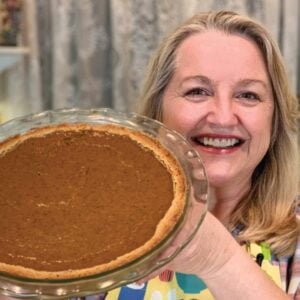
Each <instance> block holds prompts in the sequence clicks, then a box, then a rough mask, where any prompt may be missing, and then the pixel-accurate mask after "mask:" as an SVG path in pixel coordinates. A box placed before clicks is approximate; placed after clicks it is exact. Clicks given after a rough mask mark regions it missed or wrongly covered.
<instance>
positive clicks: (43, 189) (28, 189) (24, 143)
mask: <svg viewBox="0 0 300 300" xmlns="http://www.w3.org/2000/svg"><path fill="white" fill-rule="evenodd" d="M0 177H1V180H0V207H1V209H0V230H1V235H0V272H1V273H6V274H7V273H8V274H10V275H13V276H18V277H23V278H24V277H25V278H31V279H47V280H52V279H71V278H81V277H86V276H91V275H94V274H99V273H102V272H106V271H109V270H113V269H116V268H119V267H121V266H124V265H126V264H128V263H130V262H132V261H135V260H136V259H138V258H140V257H142V256H145V255H147V254H148V253H149V251H150V252H151V250H152V249H153V248H155V247H159V244H160V243H161V242H162V241H163V240H164V239H165V238H166V237H167V236H168V235H169V234H171V233H172V230H173V229H174V226H175V225H176V224H177V223H178V222H179V220H180V219H181V217H182V215H183V212H184V208H185V205H186V203H185V201H186V190H187V184H186V180H185V177H184V173H183V170H182V168H181V166H180V164H179V162H178V161H177V159H176V158H175V157H174V155H173V154H171V153H170V151H169V150H167V149H166V148H165V147H164V146H162V144H161V143H160V142H159V141H158V140H156V139H154V138H153V137H150V136H149V135H147V134H145V133H142V132H140V131H135V130H132V129H129V128H125V127H122V126H119V125H106V124H104V125H99V124H97V125H88V124H60V125H54V126H46V127H41V128H36V129H33V130H30V131H28V132H27V133H25V134H22V135H18V136H14V137H11V138H9V139H7V140H5V141H3V142H1V143H0Z"/></svg>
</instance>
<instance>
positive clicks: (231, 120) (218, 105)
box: [207, 98, 238, 127]
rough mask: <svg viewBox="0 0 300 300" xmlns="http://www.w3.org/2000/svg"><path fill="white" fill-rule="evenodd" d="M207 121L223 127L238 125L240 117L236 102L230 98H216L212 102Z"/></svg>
mask: <svg viewBox="0 0 300 300" xmlns="http://www.w3.org/2000/svg"><path fill="white" fill-rule="evenodd" d="M207 121H208V122H209V123H212V124H215V125H218V126H223V127H228V126H235V125H237V124H238V115H237V111H236V107H235V103H234V101H233V100H232V99H230V98H216V99H214V100H213V101H211V103H210V108H209V113H208V115H207Z"/></svg>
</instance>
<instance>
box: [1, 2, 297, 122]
mask: <svg viewBox="0 0 300 300" xmlns="http://www.w3.org/2000/svg"><path fill="white" fill-rule="evenodd" d="M219 9H228V10H235V11H238V12H240V13H243V14H246V15H249V16H251V17H253V18H255V19H256V20H258V21H260V22H261V23H263V24H264V25H265V26H266V27H267V28H269V30H270V31H271V32H272V34H273V36H274V38H275V39H276V40H277V42H278V43H279V46H280V48H281V50H282V53H283V56H284V59H285V62H286V66H287V70H288V73H289V76H290V80H291V85H292V87H293V89H294V91H295V92H296V93H297V95H298V96H299V94H300V80H299V78H300V51H299V50H300V0H176V1H174V0H0V122H4V121H6V120H8V119H11V118H14V117H17V116H21V115H24V114H28V113H33V112H39V111H42V110H47V109H57V108H65V107H74V106H76V107H85V108H89V107H111V108H114V109H116V110H119V111H131V110H134V107H135V101H136V99H137V97H138V95H139V92H140V90H141V86H142V83H143V77H144V73H145V68H146V65H147V62H148V61H149V58H150V56H151V54H152V53H153V51H154V50H155V48H156V47H157V46H158V44H159V42H160V41H161V39H162V38H163V36H164V35H165V34H167V33H168V32H170V31H172V30H173V29H174V28H175V27H177V26H178V25H179V24H180V23H182V22H183V21H184V20H185V19H186V18H188V17H190V16H192V15H193V14H195V13H196V12H199V11H207V10H219Z"/></svg>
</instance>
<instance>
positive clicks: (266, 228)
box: [107, 11, 300, 299]
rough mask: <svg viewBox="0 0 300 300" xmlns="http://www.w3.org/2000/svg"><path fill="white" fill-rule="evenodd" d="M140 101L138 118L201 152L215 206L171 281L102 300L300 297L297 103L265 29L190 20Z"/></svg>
mask: <svg viewBox="0 0 300 300" xmlns="http://www.w3.org/2000/svg"><path fill="white" fill-rule="evenodd" d="M142 95H143V96H142V100H141V102H142V103H143V107H142V109H141V113H143V114H144V115H146V116H148V117H151V118H154V119H157V120H160V121H162V122H163V123H164V124H165V125H167V126H168V127H169V128H172V129H175V130H177V131H178V132H179V133H181V134H182V135H184V136H185V137H186V138H187V139H188V140H189V141H190V143H191V144H192V145H193V146H194V147H195V149H196V150H197V151H198V152H199V154H200V156H201V157H202V159H203V161H204V165H205V168H206V171H207V175H208V180H209V183H210V187H211V190H212V193H213V195H214V201H213V202H214V205H213V207H211V209H210V213H208V214H207V215H206V217H205V220H204V222H203V224H202V226H201V228H200V230H199V232H198V233H197V235H196V236H195V238H194V239H193V241H192V242H191V243H190V244H189V246H188V247H187V248H186V249H185V250H184V251H183V252H182V253H181V254H180V255H179V256H178V257H177V258H176V259H175V260H174V261H173V262H172V263H171V265H170V266H168V268H170V269H172V270H173V271H176V272H177V273H175V274H174V273H173V272H171V271H169V273H168V276H169V277H170V278H172V279H169V280H167V281H168V282H163V281H164V280H161V279H162V278H161V277H156V278H154V279H151V280H149V282H146V283H144V284H142V285H141V286H140V288H139V286H138V285H131V286H127V287H123V288H121V289H117V290H115V291H112V292H111V293H109V294H108V295H107V299H133V298H132V297H133V296H130V297H129V296H126V295H136V298H134V299H290V297H289V296H288V295H292V296H293V297H294V298H295V299H296V297H297V296H296V295H297V294H298V296H299V297H300V289H298V285H299V282H300V278H299V277H298V276H297V275H298V274H296V263H298V261H297V259H298V260H299V259H300V253H298V254H297V255H298V257H297V255H296V256H294V254H295V251H296V245H297V237H298V233H299V225H298V222H297V219H296V206H297V199H296V197H297V187H298V179H299V177H298V175H299V174H298V169H299V165H298V161H297V155H298V152H297V114H298V105H297V100H296V98H295V97H294V96H293V94H292V92H291V90H290V88H289V85H288V79H287V76H286V73H285V69H284V66H283V63H282V58H281V56H280V53H279V50H278V48H277V46H276V44H275V43H274V42H273V41H272V38H271V37H270V35H269V33H268V32H267V31H266V30H265V29H264V28H263V27H262V26H261V25H259V24H257V23H256V22H254V21H253V20H251V19H248V18H246V17H243V16H240V15H238V14H236V13H233V12H225V11H224V12H212V13H201V14H198V15H196V16H195V17H193V18H191V19H190V20H188V21H187V23H185V24H183V25H182V26H181V27H179V28H178V29H177V30H176V31H175V32H174V33H172V34H171V35H170V36H168V37H167V38H166V39H165V40H164V41H163V43H162V45H161V46H160V48H159V49H158V51H157V53H156V55H155V56H154V58H153V60H152V62H151V64H150V66H149V70H148V74H147V76H146V82H145V87H144V91H143V93H142ZM236 241H237V242H236ZM241 246H242V247H241ZM253 258H254V259H255V258H256V260H257V263H256V262H255V261H254V259H253ZM260 265H261V268H260ZM262 270H263V271H262ZM165 272H166V271H165ZM178 272H180V273H178ZM298 273H299V271H298ZM187 274H193V275H187ZM200 278H201V279H200ZM297 290H298V293H297ZM138 292H139V294H138ZM128 297H129V298H128Z"/></svg>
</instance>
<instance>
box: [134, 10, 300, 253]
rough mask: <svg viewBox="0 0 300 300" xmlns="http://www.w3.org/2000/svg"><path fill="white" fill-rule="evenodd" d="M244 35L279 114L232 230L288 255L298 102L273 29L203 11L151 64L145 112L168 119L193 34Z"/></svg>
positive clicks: (293, 224)
mask: <svg viewBox="0 0 300 300" xmlns="http://www.w3.org/2000/svg"><path fill="white" fill-rule="evenodd" d="M211 29H213V30H219V31H222V32H225V33H227V34H240V35H243V36H246V37H248V38H249V39H251V40H252V41H253V42H254V43H255V44H256V45H257V47H258V48H259V49H260V51H261V53H262V55H263V58H264V60H265V64H266V67H267V70H268V74H269V77H270V81H271V85H272V89H273V95H274V106H275V109H274V116H273V124H272V136H271V143H270V147H269V150H268V152H267V153H266V155H265V157H264V158H263V160H262V161H261V162H260V164H259V165H258V166H257V168H256V169H255V171H254V173H253V175H252V188H251V190H250V192H249V194H248V195H246V196H245V197H244V198H243V199H242V201H240V203H239V205H238V207H236V209H235V211H234V212H233V213H232V215H231V227H234V226H235V225H237V224H241V225H243V226H244V230H243V232H242V233H241V234H240V235H239V237H238V238H239V240H240V242H246V241H248V242H261V241H264V242H267V243H269V244H270V246H271V249H272V251H273V253H274V254H277V255H288V254H291V253H293V251H294V250H295V246H296V241H297V236H298V231H299V227H298V226H299V225H298V223H297V220H296V214H295V209H296V205H297V204H298V203H297V201H296V198H297V192H298V182H299V178H298V176H299V173H298V172H299V171H298V170H299V164H298V163H299V162H298V148H297V147H298V145H297V131H298V124H297V118H298V116H299V112H298V101H297V99H296V97H295V96H294V95H293V93H292V92H291V89H290V86H289V82H288V78H287V74H286V71H285V68H284V65H283V60H282V57H281V54H280V51H279V49H278V47H277V44H276V43H275V42H274V41H273V39H272V37H271V36H270V34H269V33H268V32H267V30H266V29H265V28H264V27H263V26H262V25H260V24H259V23H257V22H255V21H253V20H252V19H250V18H248V17H245V16H241V15H239V14H237V13H235V12H229V11H219V12H209V13H200V14H197V15H195V16H194V17H192V18H191V19H189V20H188V21H187V22H186V23H184V24H183V25H182V26H180V27H179V28H178V29H177V30H175V32H173V33H172V34H171V35H169V36H168V37H167V38H166V39H165V40H164V41H163V42H162V44H161V46H160V47H159V49H158V50H157V52H156V54H155V56H154V57H153V59H152V61H151V62H150V65H149V68H148V72H147V75H146V81H145V84H144V89H143V91H142V97H141V99H140V103H142V108H141V109H140V113H141V114H144V115H146V116H148V117H150V118H153V119H157V120H160V121H161V120H162V114H163V111H162V101H163V95H164V91H165V89H166V86H167V85H168V83H169V81H170V79H171V77H172V75H173V73H174V70H175V67H176V66H175V57H176V50H177V49H178V47H179V45H180V44H181V43H182V42H183V41H184V40H185V39H186V38H188V37H189V36H191V35H192V34H196V33H200V32H203V31H205V30H211Z"/></svg>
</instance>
